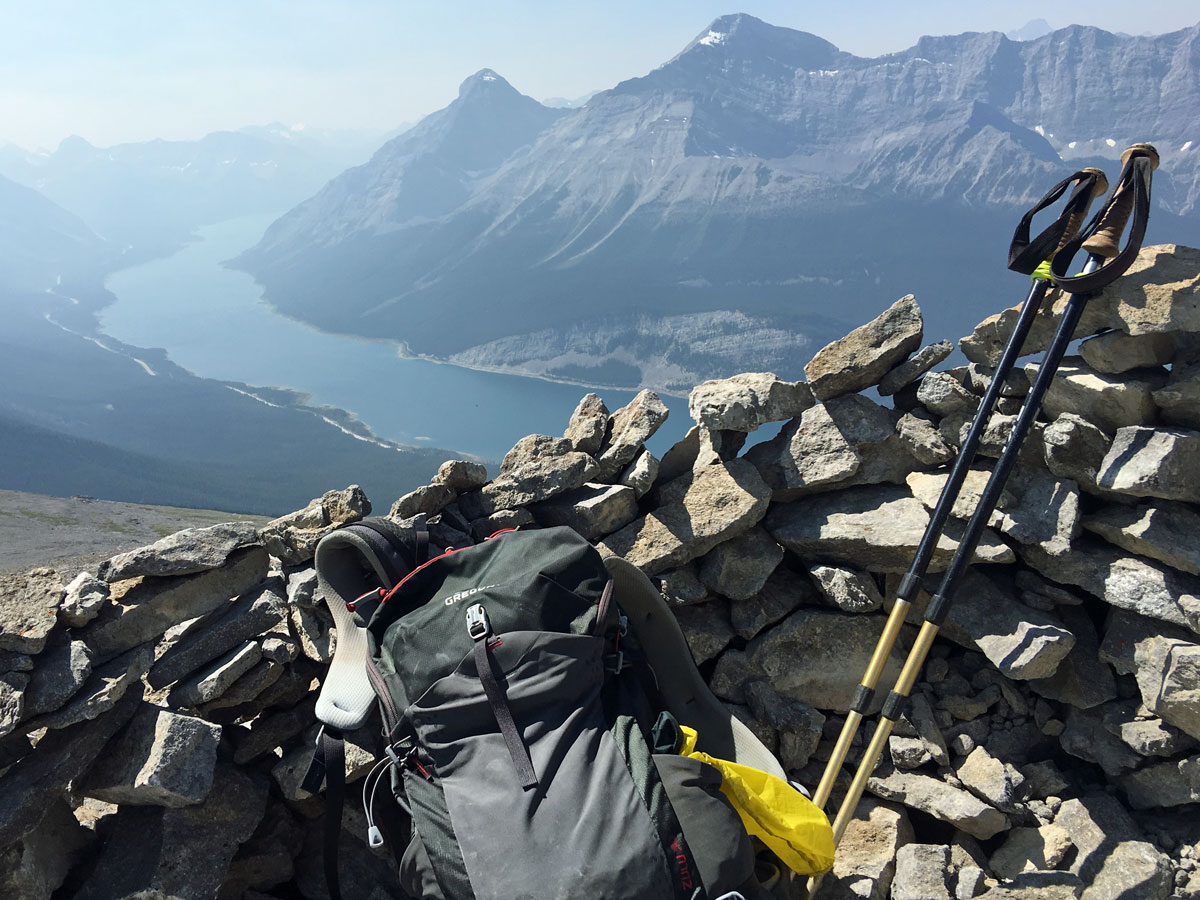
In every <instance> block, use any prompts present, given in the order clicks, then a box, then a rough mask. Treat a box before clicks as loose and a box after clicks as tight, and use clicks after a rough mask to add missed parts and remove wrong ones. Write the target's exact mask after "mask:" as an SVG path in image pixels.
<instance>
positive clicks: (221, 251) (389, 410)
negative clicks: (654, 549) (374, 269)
mask: <svg viewBox="0 0 1200 900" xmlns="http://www.w3.org/2000/svg"><path fill="white" fill-rule="evenodd" d="M275 218H276V216H274V215H262V216H250V217H246V218H240V219H233V220H230V221H227V222H222V223H220V224H217V225H213V226H210V227H207V228H202V229H200V231H199V237H200V240H198V241H196V242H195V243H193V244H191V245H190V246H188V247H186V248H185V249H183V250H181V251H179V252H178V253H176V254H174V255H173V256H170V257H168V258H166V259H160V260H155V261H153V262H149V263H145V264H143V265H139V266H135V267H132V268H129V269H124V270H122V271H119V272H116V273H114V274H113V275H111V276H109V278H108V280H107V287H108V290H109V291H111V292H112V293H113V294H114V295H115V296H116V298H117V300H116V302H115V303H113V304H112V305H111V306H108V307H106V308H105V309H104V310H102V312H101V315H100V323H101V329H102V330H103V331H104V332H105V333H106V334H109V335H111V336H112V337H114V338H116V339H118V340H120V341H124V342H125V343H127V344H132V345H134V346H138V347H159V348H162V349H164V350H166V352H167V354H168V355H169V356H170V358H171V360H172V361H173V362H175V363H176V364H178V365H180V366H182V367H184V368H185V369H188V370H189V371H191V372H193V373H195V374H196V375H199V376H201V377H204V378H216V379H221V380H226V381H241V382H245V383H246V384H251V385H257V386H262V387H285V388H291V389H292V390H296V391H300V392H303V393H305V394H308V395H309V396H310V398H311V399H310V402H311V403H314V404H327V405H330V406H336V407H338V408H340V409H344V410H348V411H350V412H353V413H354V414H355V415H357V416H358V417H359V418H360V419H361V420H362V421H363V422H365V423H366V424H367V425H369V426H370V427H371V429H372V430H373V431H374V432H375V433H376V434H377V435H379V436H380V437H384V438H388V439H390V440H393V441H397V442H399V443H402V444H409V445H413V446H427V447H442V448H445V449H450V450H456V451H461V452H466V453H472V454H476V455H478V456H481V457H484V458H487V459H493V460H498V459H500V458H501V457H502V456H503V455H504V453H506V452H507V451H508V450H509V448H511V447H512V445H513V444H514V443H516V442H517V441H518V440H519V439H520V438H522V437H524V436H525V435H527V434H532V433H535V432H536V433H541V434H561V433H562V432H563V430H564V429H565V428H566V425H567V421H568V419H569V418H570V415H571V412H572V411H573V410H574V409H575V406H576V405H577V404H578V403H579V399H580V398H581V397H582V396H583V395H584V394H585V393H587V391H588V390H590V389H589V388H586V387H580V386H577V385H566V384H557V383H554V382H549V381H544V380H541V379H537V378H522V377H519V376H513V375H500V374H495V373H490V372H480V371H475V370H471V369H464V368H461V367H459V366H451V365H442V364H438V363H433V362H428V361H426V360H416V359H405V358H403V357H401V356H400V355H398V353H397V349H396V344H395V343H393V342H390V341H383V340H379V341H373V340H366V339H362V338H356V337H347V336H345V335H336V334H327V333H325V332H322V331H318V330H317V329H315V328H312V327H310V326H308V325H305V324H303V323H300V322H297V321H294V320H292V319H289V318H287V317H286V316H282V315H280V314H278V313H276V312H274V311H273V310H272V309H271V308H270V307H269V306H268V305H267V304H266V303H265V302H263V300H262V291H261V290H260V288H259V286H258V285H257V284H256V283H255V281H254V279H253V278H251V277H250V276H249V275H247V274H245V273H244V272H237V271H233V270H231V269H227V268H225V267H224V266H223V265H222V263H223V262H224V261H225V260H228V259H230V258H231V257H234V256H236V255H237V254H238V253H240V252H241V251H242V250H244V249H246V248H247V247H250V246H252V245H253V244H255V243H256V242H257V241H258V239H259V238H260V237H261V236H262V233H263V231H264V230H265V229H266V227H267V226H268V225H269V224H270V223H271V222H272V221H274V219H275ZM329 302H330V303H336V302H337V298H336V297H331V298H330V301H329ZM596 392H597V393H598V394H600V396H601V397H603V398H604V402H605V403H606V404H607V406H608V408H609V409H610V410H616V409H618V408H619V407H621V406H624V405H625V404H626V403H628V402H629V401H630V400H631V399H632V398H633V396H634V393H633V392H630V391H617V390H609V389H596ZM662 399H663V401H664V402H665V403H666V404H667V406H668V408H669V409H670V410H671V414H670V418H669V419H668V421H667V422H666V424H664V425H663V427H662V428H661V429H660V430H659V433H658V434H656V435H655V436H654V438H652V439H651V441H650V443H649V446H650V449H651V450H652V451H653V452H655V453H656V454H658V455H661V454H662V453H663V452H664V451H665V450H666V449H667V448H668V447H670V446H671V445H672V444H673V443H674V442H675V441H677V440H679V439H680V438H681V437H683V435H684V434H685V433H686V432H687V429H688V427H689V426H690V425H691V421H690V419H689V418H688V412H687V401H686V399H683V398H678V397H665V396H664V397H663V398H662Z"/></svg>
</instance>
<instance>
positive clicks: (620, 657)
mask: <svg viewBox="0 0 1200 900" xmlns="http://www.w3.org/2000/svg"><path fill="white" fill-rule="evenodd" d="M608 659H614V660H616V661H615V662H614V663H613V665H612V668H611V669H608V671H610V672H612V673H613V674H614V675H620V674H621V671H622V670H623V669H624V668H625V651H624V650H618V651H617V652H616V653H614V654H612V655H611V656H609V657H608ZM605 668H607V666H606V667H605Z"/></svg>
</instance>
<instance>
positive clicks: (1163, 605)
mask: <svg viewBox="0 0 1200 900" xmlns="http://www.w3.org/2000/svg"><path fill="white" fill-rule="evenodd" d="M785 546H786V545H785ZM1020 550H1021V556H1022V558H1023V559H1024V560H1025V562H1026V563H1028V564H1029V565H1030V566H1032V567H1033V568H1034V569H1036V570H1037V571H1039V572H1041V573H1042V574H1043V575H1045V576H1046V577H1047V578H1049V579H1050V580H1051V581H1057V582H1058V583H1059V584H1072V585H1075V586H1076V587H1080V588H1083V589H1084V590H1085V591H1087V592H1088V593H1089V594H1092V595H1094V596H1096V597H1100V598H1101V599H1102V600H1104V601H1105V602H1106V603H1108V604H1109V605H1111V606H1116V607H1119V608H1120V609H1127V610H1129V611H1131V612H1135V613H1138V614H1140V615H1143V616H1149V617H1151V618H1154V619H1162V620H1163V621H1165V622H1170V623H1172V624H1174V625H1181V626H1183V627H1185V628H1190V629H1192V630H1193V631H1200V579H1198V578H1197V576H1195V575H1187V574H1184V573H1182V572H1176V571H1175V570H1174V569H1171V568H1168V567H1167V566H1164V565H1162V564H1161V563H1155V562H1151V561H1150V560H1147V559H1142V558H1141V557H1137V556H1129V555H1128V554H1126V553H1124V552H1123V551H1120V550H1116V549H1114V548H1112V547H1111V546H1109V545H1108V544H1105V543H1104V542H1102V541H1098V540H1095V539H1092V540H1088V539H1087V538H1086V537H1082V538H1080V539H1078V540H1077V541H1076V542H1075V544H1074V546H1073V547H1072V550H1071V552H1070V553H1069V554H1067V555H1066V556H1059V557H1051V556H1049V555H1048V554H1046V553H1044V552H1042V551H1041V550H1040V549H1039V548H1037V547H1034V546H1023V547H1021V548H1020Z"/></svg>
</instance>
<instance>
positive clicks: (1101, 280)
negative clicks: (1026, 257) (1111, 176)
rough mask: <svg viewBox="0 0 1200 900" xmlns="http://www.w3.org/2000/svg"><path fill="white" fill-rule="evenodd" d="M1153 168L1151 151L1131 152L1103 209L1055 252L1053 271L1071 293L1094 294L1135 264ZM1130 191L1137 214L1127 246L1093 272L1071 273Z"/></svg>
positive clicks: (1134, 215)
mask: <svg viewBox="0 0 1200 900" xmlns="http://www.w3.org/2000/svg"><path fill="white" fill-rule="evenodd" d="M1153 171H1154V163H1153V162H1152V161H1151V158H1150V156H1149V153H1148V152H1147V151H1145V150H1140V149H1138V150H1133V151H1132V152H1131V153H1130V156H1129V159H1128V160H1127V161H1126V163H1125V166H1124V168H1122V169H1121V177H1120V178H1118V179H1117V186H1116V187H1115V188H1113V190H1112V193H1111V194H1109V196H1108V200H1107V201H1106V202H1105V203H1104V205H1103V206H1102V207H1100V210H1099V212H1097V213H1096V215H1095V216H1093V217H1092V221H1090V222H1089V223H1088V224H1087V227H1086V228H1081V229H1080V230H1079V234H1077V235H1076V236H1075V237H1074V238H1072V239H1071V240H1070V241H1069V242H1067V244H1066V246H1064V247H1063V248H1062V249H1061V250H1060V251H1058V253H1056V254H1054V259H1053V260H1052V261H1051V263H1050V273H1051V274H1052V275H1053V276H1054V283H1055V284H1056V285H1058V286H1059V287H1060V288H1062V289H1063V290H1064V291H1066V292H1068V293H1071V294H1092V293H1095V292H1096V291H1099V290H1101V289H1102V288H1104V287H1106V286H1107V285H1108V284H1110V283H1111V282H1113V281H1114V280H1116V279H1117V278H1120V277H1121V276H1122V275H1124V274H1125V270H1126V269H1128V268H1129V267H1130V266H1131V265H1133V261H1134V260H1135V259H1137V255H1138V252H1139V251H1140V250H1141V249H1142V239H1143V238H1144V237H1145V236H1146V222H1147V221H1148V220H1149V218H1150V177H1151V173H1152V172H1153ZM1127 190H1132V191H1133V217H1132V221H1131V222H1130V225H1129V238H1128V240H1127V241H1126V243H1125V248H1124V249H1123V250H1122V251H1121V252H1120V253H1118V254H1117V255H1116V256H1114V257H1113V258H1112V259H1111V260H1109V261H1108V262H1107V263H1105V264H1104V265H1102V266H1100V268H1098V269H1096V270H1095V271H1093V272H1088V273H1086V274H1082V275H1073V276H1067V269H1068V268H1069V267H1070V265H1071V259H1072V258H1073V257H1074V256H1075V254H1076V253H1077V252H1079V248H1080V247H1082V246H1083V244H1084V242H1085V241H1086V240H1087V239H1088V238H1090V237H1091V236H1092V235H1093V234H1095V233H1096V232H1097V231H1098V230H1099V229H1100V228H1101V227H1102V226H1103V224H1104V219H1105V217H1106V216H1107V215H1108V212H1109V210H1110V209H1112V207H1113V206H1114V204H1115V203H1116V202H1117V199H1118V197H1119V196H1120V195H1121V194H1122V193H1124V192H1125V191H1127Z"/></svg>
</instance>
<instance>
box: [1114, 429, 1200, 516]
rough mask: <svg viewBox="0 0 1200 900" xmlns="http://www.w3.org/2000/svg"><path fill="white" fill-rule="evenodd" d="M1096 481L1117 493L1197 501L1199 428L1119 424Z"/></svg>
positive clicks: (1199, 486)
mask: <svg viewBox="0 0 1200 900" xmlns="http://www.w3.org/2000/svg"><path fill="white" fill-rule="evenodd" d="M1096 483H1097V484H1098V485H1099V486H1100V487H1101V488H1103V489H1104V490H1106V491H1115V492H1117V493H1118V494H1130V495H1132V496H1134V497H1161V498H1162V499H1164V500H1186V501H1188V502H1191V503H1200V431H1190V430H1188V429H1183V428H1136V427H1130V428H1122V429H1120V430H1119V431H1118V432H1117V436H1116V437H1115V438H1114V439H1113V442H1112V446H1111V447H1109V450H1108V454H1107V455H1106V456H1105V457H1104V462H1103V463H1101V465H1100V472H1099V474H1098V475H1097V476H1096Z"/></svg>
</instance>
